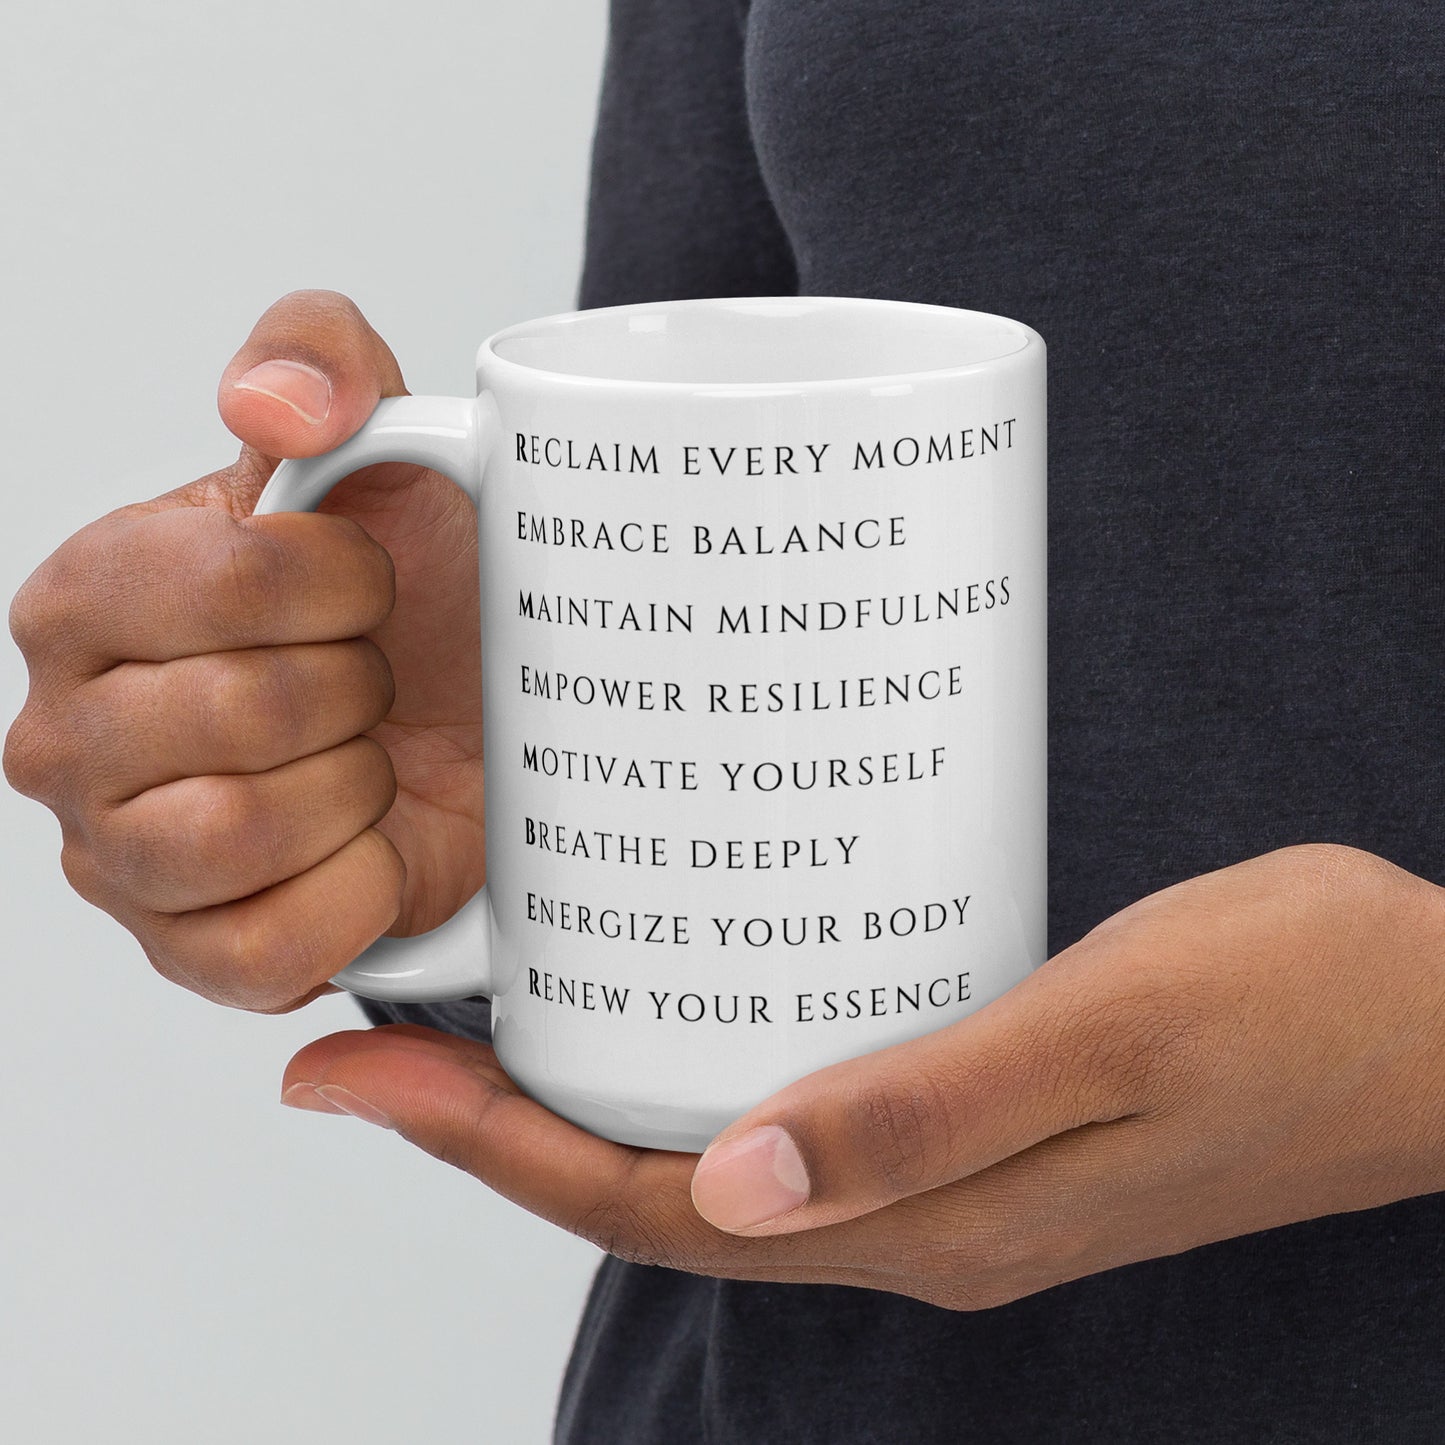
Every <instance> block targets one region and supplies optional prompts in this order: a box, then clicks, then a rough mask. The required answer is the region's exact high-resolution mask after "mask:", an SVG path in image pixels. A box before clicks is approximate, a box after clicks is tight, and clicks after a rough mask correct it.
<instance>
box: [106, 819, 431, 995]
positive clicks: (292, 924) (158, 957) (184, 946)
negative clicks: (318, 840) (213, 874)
mask: <svg viewBox="0 0 1445 1445" xmlns="http://www.w3.org/2000/svg"><path fill="white" fill-rule="evenodd" d="M405 884H406V865H405V864H404V863H403V862H402V860H401V855H400V854H399V853H398V852H397V851H396V849H395V847H393V846H392V844H391V842H390V840H389V839H387V838H386V837H384V836H383V835H382V834H381V833H380V832H379V831H378V830H377V829H375V828H368V829H367V830H366V832H364V833H361V834H359V835H358V836H357V837H355V838H353V839H352V840H351V841H350V842H349V843H347V844H345V845H344V846H343V847H341V848H339V849H338V850H337V851H336V852H335V853H333V854H331V855H330V857H328V858H325V859H323V860H322V861H321V862H320V863H318V864H316V865H315V867H313V868H308V869H307V870H306V872H304V873H300V874H298V875H297V876H295V877H294V878H288V879H287V880H286V881H285V882H284V883H278V884H276V885H274V886H273V887H271V888H267V889H264V890H262V891H261V892H259V893H254V894H252V895H251V896H250V897H249V898H242V899H239V900H237V901H236V902H234V903H222V904H219V905H218V906H216V907H214V908H204V909H197V910H195V911H193V912H190V913H177V914H150V915H148V916H147V917H146V918H144V919H143V920H128V919H125V918H122V920H121V921H122V922H123V923H125V925H126V927H127V928H129V929H130V930H131V932H132V933H134V934H136V936H137V937H138V938H140V940H141V942H142V944H143V945H144V946H145V950H146V953H147V955H148V956H149V958H150V961H151V963H152V965H153V966H154V967H155V969H156V971H157V972H158V973H160V974H161V975H162V977H164V978H168V979H170V980H171V982H173V983H178V984H180V985H182V987H185V988H188V989H190V990H191V991H192V992H194V993H198V994H200V995H202V996H203V997H205V998H208V999H211V1000H212V1001H214V1002H216V1003H221V1004H226V1005H228V1006H230V1007H232V1008H242V1009H249V1010H252V1011H253V1012H261V1013H278V1012H282V1011H284V1010H287V1009H291V1008H295V1007H298V1006H299V1005H300V1004H302V1003H304V1002H306V1001H307V1000H308V999H310V998H312V997H314V996H315V995H316V993H318V992H319V991H321V989H322V988H323V986H324V985H325V983H326V980H327V979H329V978H331V977H332V975H334V974H337V973H339V972H340V971H341V970H342V969H343V968H345V967H346V965H347V964H349V963H350V962H352V960H353V959H355V958H356V957H357V956H358V955H359V954H360V953H361V952H362V950H363V949H365V948H366V947H367V946H368V945H369V944H371V943H374V942H375V941H376V939H378V938H379V937H381V935H382V934H383V933H385V932H386V930H387V929H388V928H390V927H391V925H392V923H393V922H394V920H395V919H396V916H397V914H398V912H399V911H400V909H401V897H402V889H403V888H404V886H405Z"/></svg>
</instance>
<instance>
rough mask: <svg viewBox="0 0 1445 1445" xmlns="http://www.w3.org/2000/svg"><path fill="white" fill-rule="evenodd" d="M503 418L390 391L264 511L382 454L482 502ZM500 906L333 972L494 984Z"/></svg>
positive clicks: (476, 909) (373, 982)
mask: <svg viewBox="0 0 1445 1445" xmlns="http://www.w3.org/2000/svg"><path fill="white" fill-rule="evenodd" d="M497 430H498V425H497V418H496V411H495V406H494V405H493V404H492V402H491V398H490V397H489V396H483V397H482V398H477V399H473V400H465V399H463V398H462V397H459V396H391V397H384V398H383V399H382V400H381V401H379V402H378V403H377V404H376V410H375V411H373V412H372V414H371V415H370V417H368V418H367V420H366V421H365V423H363V425H362V427H361V429H360V430H359V431H358V432H356V433H355V434H354V435H352V436H350V437H348V438H347V440H346V441H344V442H342V443H341V445H340V446H339V447H337V448H335V450H333V451H329V452H326V453H324V454H323V455H322V456H319V457H302V458H300V459H297V460H288V461H283V462H282V463H281V465H280V466H278V467H277V468H276V470H275V472H274V473H273V474H272V476H271V480H270V481H269V482H267V483H266V487H265V490H264V491H263V492H262V493H261V495H260V497H259V498H258V499H257V502H256V508H255V515H256V516H262V515H264V514H266V513H270V512H314V511H315V510H316V508H317V507H318V506H320V504H321V501H322V498H324V497H325V496H326V494H327V493H328V492H329V491H330V490H331V489H332V487H334V486H335V485H336V484H337V482H339V481H340V480H341V479H342V478H343V477H346V476H349V475H350V474H351V473H352V472H354V471H357V470H359V469H360V468H362V467H369V466H371V465H373V464H374V463H376V462H411V463H415V464H417V465H419V466H424V467H430V468H432V470H434V471H437V472H440V473H442V475H443V476H447V477H450V478H451V480H452V481H454V482H455V483H456V484H457V486H459V487H460V488H461V489H462V491H463V492H465V493H466V495H467V496H468V497H469V498H470V499H471V503H472V506H473V507H477V506H479V505H480V493H479V488H480V485H481V475H482V467H483V465H484V463H485V461H486V457H487V453H488V452H489V451H490V450H491V446H492V442H493V440H494V438H495V437H496V435H497ZM491 952H492V909H491V903H490V902H489V900H488V897H487V890H486V888H485V887H483V888H482V889H480V890H479V891H478V892H477V893H475V894H473V896H472V897H471V898H470V899H469V900H468V901H467V902H466V903H464V904H463V905H462V906H461V908H460V909H458V910H457V912H456V913H454V914H453V915H452V916H451V917H450V918H449V919H448V920H447V921H446V922H445V923H443V924H442V925H441V926H440V927H438V928H434V929H432V930H431V932H430V933H420V934H417V935H415V936H414V937H411V938H389V937H387V936H385V935H383V936H382V937H381V938H378V939H377V940H376V942H375V943H373V944H372V945H371V946H370V947H369V948H367V949H366V950H365V951H364V952H363V953H362V954H361V956H360V957H359V958H357V959H356V960H355V962H353V963H351V964H350V965H348V966H347V967H346V968H344V969H342V970H341V972H340V973H338V974H337V975H336V976H335V977H334V978H333V979H332V980H331V982H332V983H334V984H337V985H338V986H339V987H341V988H344V989H347V990H349V991H350V992H351V993H355V994H360V995H361V996H362V997H363V998H374V999H382V1000H387V1001H390V1002H394V1003H403V1002H409V1003H427V1002H434V1001H437V1000H440V999H452V998H470V997H472V996H473V995H475V994H490V993H491V991H492V980H491V973H492V971H491Z"/></svg>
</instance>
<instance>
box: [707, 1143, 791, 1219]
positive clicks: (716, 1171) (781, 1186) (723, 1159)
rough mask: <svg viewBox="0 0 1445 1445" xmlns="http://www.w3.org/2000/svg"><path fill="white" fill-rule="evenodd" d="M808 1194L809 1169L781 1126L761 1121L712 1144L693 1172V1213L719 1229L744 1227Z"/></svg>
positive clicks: (783, 1211) (784, 1209)
mask: <svg viewBox="0 0 1445 1445" xmlns="http://www.w3.org/2000/svg"><path fill="white" fill-rule="evenodd" d="M807 1197H808V1169H807V1166H806V1165H805V1164H804V1163H803V1156H802V1155H801V1154H799V1153H798V1146H797V1145H796V1144H794V1143H793V1140H792V1137H791V1136H790V1135H789V1133H788V1131H787V1130H786V1129H783V1128H781V1127H780V1126H778V1125H777V1124H765V1125H764V1126H763V1127H762V1128H760V1129H749V1130H748V1132H747V1133H746V1134H740V1135H738V1137H737V1138H736V1139H728V1140H726V1141H725V1142H724V1143H721V1144H714V1145H713V1146H712V1147H711V1148H710V1149H709V1150H708V1151H707V1153H705V1154H704V1155H703V1156H702V1159H701V1160H700V1161H699V1162H698V1166H697V1168H696V1169H695V1170H694V1171H693V1176H692V1202H693V1204H694V1206H695V1207H696V1209H697V1212H698V1213H699V1214H700V1215H702V1217H703V1218H704V1219H706V1220H707V1221H708V1222H709V1223H711V1224H715V1225H717V1227H718V1228H719V1229H749V1228H751V1227H752V1226H753V1225H755V1224H765V1223H767V1221H768V1220H770V1219H776V1218H777V1217H778V1216H779V1215H780V1214H786V1213H787V1212H788V1211H789V1210H790V1209H796V1208H797V1207H798V1206H799V1205H800V1204H802V1203H803V1202H804V1201H805V1200H806V1199H807Z"/></svg>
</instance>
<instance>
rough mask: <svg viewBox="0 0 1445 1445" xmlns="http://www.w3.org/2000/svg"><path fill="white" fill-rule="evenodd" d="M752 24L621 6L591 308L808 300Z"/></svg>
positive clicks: (427, 1014) (470, 1019) (715, 10)
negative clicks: (762, 167) (748, 52)
mask: <svg viewBox="0 0 1445 1445" xmlns="http://www.w3.org/2000/svg"><path fill="white" fill-rule="evenodd" d="M746 19H747V16H746V0H687V3H683V4H679V3H678V0H613V3H612V10H611V17H610V20H609V24H608V34H607V55H606V60H605V63H604V69H603V75H602V92H601V99H600V103H599V106H598V114H597V125H596V129H595V132H594V136H593V142H592V169H591V180H590V189H589V193H588V206H587V233H586V252H585V256H584V260H583V268H582V278H581V285H580V287H579V293H578V295H579V299H578V305H579V306H580V307H582V308H584V309H586V308H590V307H594V306H619V305H623V304H625V303H626V302H629V301H659V300H666V299H670V298H681V297H686V296H787V295H792V294H793V293H794V291H795V290H796V287H797V275H796V271H795V269H794V266H793V258H792V253H791V251H790V250H789V248H788V242H787V238H786V237H785V235H784V234H783V229H782V226H781V225H780V224H779V221H778V217H777V214H776V213H775V212H774V210H773V207H772V202H771V201H770V200H769V199H768V193H767V190H766V188H765V186H764V185H763V181H762V177H761V176H760V175H759V173H758V167H757V161H756V158H755V157H754V154H753V146H752V138H751V135H750V133H749V130H748V119H747V103H746V97H745V94H744V84H743V45H744V35H745V27H746ZM357 1002H358V1003H359V1004H360V1005H361V1009H362V1012H363V1013H365V1015H366V1016H367V1018H368V1019H370V1020H371V1022H372V1023H373V1024H387V1023H414V1024H424V1025H426V1026H427V1027H429V1028H435V1029H442V1030H444V1031H446V1032H447V1033H452V1034H460V1035H462V1036H463V1037H465V1038H474V1039H486V1038H488V1037H489V1036H490V1032H491V1005H490V1003H489V1002H488V1001H487V1000H486V999H484V998H469V999H458V1000H455V1001H451V1002H447V1003H429V1004H422V1003H412V1004H396V1003H378V1002H376V1001H375V1000H372V999H358V1000H357Z"/></svg>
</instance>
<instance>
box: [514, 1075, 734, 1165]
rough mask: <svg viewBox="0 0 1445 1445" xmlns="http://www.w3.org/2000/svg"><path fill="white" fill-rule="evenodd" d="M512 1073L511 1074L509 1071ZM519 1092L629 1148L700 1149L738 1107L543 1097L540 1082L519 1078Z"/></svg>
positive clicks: (698, 1151)
mask: <svg viewBox="0 0 1445 1445" xmlns="http://www.w3.org/2000/svg"><path fill="white" fill-rule="evenodd" d="M513 1077H514V1079H515V1077H516V1076H515V1075H514V1076H513ZM516 1082H517V1083H519V1084H522V1088H523V1090H524V1092H525V1093H526V1094H527V1095H528V1096H529V1097H530V1098H533V1099H535V1100H536V1101H537V1102H538V1103H539V1104H541V1105H542V1106H543V1107H544V1108H547V1109H550V1110H551V1111H552V1112H553V1113H554V1114H556V1115H558V1116H559V1117H561V1118H563V1119H566V1120H567V1121H568V1123H571V1124H576V1125H577V1126H578V1128H581V1129H586V1130H587V1132H588V1133H589V1134H596V1135H597V1136H598V1137H599V1138H601V1139H611V1140H612V1141H613V1143H615V1144H628V1145H631V1146H632V1147H633V1148H635V1149H667V1150H671V1151H673V1152H676V1153H681V1154H701V1153H702V1151H703V1150H704V1149H706V1148H707V1146H708V1145H709V1144H710V1143H712V1141H713V1139H714V1138H715V1137H716V1136H717V1135H718V1134H720V1133H722V1131H723V1130H724V1129H725V1128H727V1126H728V1125H729V1124H731V1123H732V1121H733V1120H734V1119H736V1118H738V1117H739V1115H741V1114H742V1113H743V1112H744V1110H743V1109H737V1110H732V1111H729V1110H718V1109H688V1108H678V1107H677V1106H675V1105H671V1106H669V1105H659V1104H657V1103H656V1102H655V1101H654V1102H650V1103H648V1104H645V1105H643V1104H639V1105H637V1106H636V1107H635V1108H633V1109H629V1108H627V1107H626V1106H625V1105H619V1104H618V1103H617V1102H616V1101H604V1100H601V1099H579V1098H577V1097H576V1096H575V1095H562V1094H560V1093H559V1094H557V1095H555V1096H553V1097H548V1095H549V1092H550V1091H549V1090H547V1089H546V1088H541V1089H538V1088H533V1087H532V1086H531V1085H530V1084H526V1083H522V1081H521V1080H520V1079H517V1080H516Z"/></svg>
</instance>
